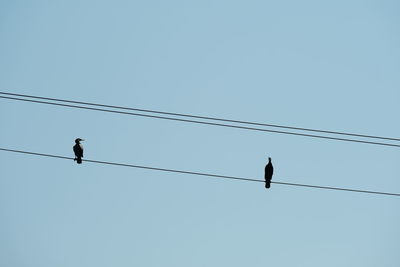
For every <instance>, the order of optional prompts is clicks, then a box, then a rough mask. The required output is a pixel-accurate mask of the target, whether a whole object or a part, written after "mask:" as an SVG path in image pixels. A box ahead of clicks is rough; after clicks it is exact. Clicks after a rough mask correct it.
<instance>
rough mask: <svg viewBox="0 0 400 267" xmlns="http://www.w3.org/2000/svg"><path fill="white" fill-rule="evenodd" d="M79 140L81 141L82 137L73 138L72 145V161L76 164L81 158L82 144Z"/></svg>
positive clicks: (80, 161) (79, 162)
mask: <svg viewBox="0 0 400 267" xmlns="http://www.w3.org/2000/svg"><path fill="white" fill-rule="evenodd" d="M81 141H83V139H80V138H77V139H75V145H74V153H75V158H74V161H75V160H76V163H78V164H81V163H82V158H83V146H82V144H81V143H80V142H81Z"/></svg>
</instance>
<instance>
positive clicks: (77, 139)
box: [75, 138, 85, 144]
mask: <svg viewBox="0 0 400 267" xmlns="http://www.w3.org/2000/svg"><path fill="white" fill-rule="evenodd" d="M80 141H85V140H83V139H80V138H76V139H75V143H77V144H79V142H80Z"/></svg>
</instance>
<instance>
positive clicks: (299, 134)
mask: <svg viewBox="0 0 400 267" xmlns="http://www.w3.org/2000/svg"><path fill="white" fill-rule="evenodd" d="M0 98H3V99H10V100H16V101H24V102H31V103H38V104H46V105H54V106H62V107H69V108H78V109H86V110H94V111H102V112H110V113H117V114H125V115H132V116H140V117H147V118H155V119H163V120H171V121H180V122H188V123H196V124H204V125H212V126H220V127H228V128H236V129H243V130H252V131H260V132H270V133H278V134H287V135H297V136H305V137H312V138H321V139H328V140H336V141H346V142H355V143H363V144H371V145H381V146H391V147H400V145H397V144H390V143H381V142H372V141H364V140H357V139H348V138H339V137H329V136H322V135H314V134H303V133H295V132H288V131H277V130H269V129H263V128H254V127H245V126H237V125H230V124H222V123H214V122H205V121H196V120H187V119H178V118H171V117H164V116H156V115H148V114H140V113H133V112H126V111H118V110H109V109H101V108H92V107H83V106H77V105H70V104H61V103H52V102H47V101H39V100H31V99H23V98H16V97H7V96H0Z"/></svg>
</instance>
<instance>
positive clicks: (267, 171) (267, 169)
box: [264, 157, 274, 189]
mask: <svg viewBox="0 0 400 267" xmlns="http://www.w3.org/2000/svg"><path fill="white" fill-rule="evenodd" d="M273 174H274V166H272V162H271V158H270V157H268V164H267V165H266V166H265V172H264V178H265V188H267V189H268V188H270V187H271V180H272V175H273Z"/></svg>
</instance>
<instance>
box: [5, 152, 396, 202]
mask: <svg viewBox="0 0 400 267" xmlns="http://www.w3.org/2000/svg"><path fill="white" fill-rule="evenodd" d="M0 150H1V151H6V152H14V153H21V154H28V155H35V156H41V157H51V158H58V159H66V160H71V161H72V160H73V158H71V157H65V156H59V155H51V154H44V153H37V152H29V151H22V150H15V149H7V148H0ZM83 161H84V162H91V163H97V164H106V165H114V166H120V167H130V168H139V169H146V170H153V171H163V172H172V173H180V174H190V175H197V176H208V177H214V178H221V179H230V180H241V181H246V182H259V183H265V181H263V180H258V179H251V178H245V177H237V176H227V175H218V174H211V173H202V172H193V171H182V170H175V169H165V168H157V167H149V166H142V165H133V164H125V163H116V162H109V161H100V160H89V159H85V160H83ZM271 183H273V184H280V185H288V186H297V187H308V188H317V189H328V190H338V191H348V192H357V193H368V194H378V195H388V196H396V197H400V194H399V193H388V192H379V191H369V190H360V189H351V188H341V187H331V186H319V185H309V184H297V183H286V182H276V181H271Z"/></svg>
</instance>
